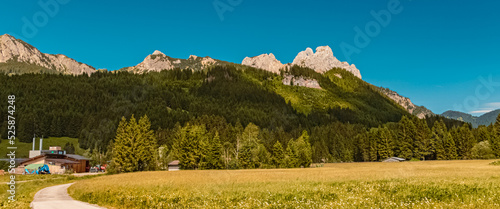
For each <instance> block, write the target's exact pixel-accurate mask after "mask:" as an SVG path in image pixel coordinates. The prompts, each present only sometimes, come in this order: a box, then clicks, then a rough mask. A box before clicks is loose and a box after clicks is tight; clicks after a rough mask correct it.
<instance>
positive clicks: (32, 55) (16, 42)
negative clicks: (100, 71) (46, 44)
mask: <svg viewBox="0 0 500 209" xmlns="http://www.w3.org/2000/svg"><path fill="white" fill-rule="evenodd" d="M0 52H1V53H0V63H7V64H10V65H16V64H18V65H19V63H24V64H29V65H34V66H38V67H41V68H40V69H39V70H38V71H46V72H54V73H63V74H72V75H80V74H83V73H87V74H91V73H94V72H95V71H96V69H95V68H94V67H92V66H90V65H87V64H84V63H81V62H77V61H76V60H74V59H72V58H69V57H67V56H66V55H62V54H47V53H42V52H40V51H39V50H38V49H37V48H35V47H33V46H32V45H30V44H28V43H26V42H24V41H23V40H20V39H16V38H15V37H13V36H11V35H9V34H4V35H2V36H0ZM20 65H22V64H20ZM2 68H3V69H4V70H3V71H7V72H9V70H10V73H17V72H16V71H18V70H16V69H15V68H12V67H10V69H9V66H8V65H4V66H2Z"/></svg>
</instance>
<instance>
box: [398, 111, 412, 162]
mask: <svg viewBox="0 0 500 209" xmlns="http://www.w3.org/2000/svg"><path fill="white" fill-rule="evenodd" d="M415 133H416V128H415V125H414V124H413V122H412V121H411V120H410V119H409V118H407V117H406V116H403V118H402V119H401V121H400V122H399V132H398V142H399V149H400V153H399V157H402V158H406V159H412V158H413V156H414V154H413V150H414V142H413V141H414V140H415Z"/></svg>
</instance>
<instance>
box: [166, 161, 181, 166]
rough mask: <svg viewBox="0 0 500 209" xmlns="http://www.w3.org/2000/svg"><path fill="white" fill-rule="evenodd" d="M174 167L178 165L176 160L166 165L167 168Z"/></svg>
mask: <svg viewBox="0 0 500 209" xmlns="http://www.w3.org/2000/svg"><path fill="white" fill-rule="evenodd" d="M176 165H179V161H178V160H174V161H172V162H170V163H169V164H168V166H176Z"/></svg>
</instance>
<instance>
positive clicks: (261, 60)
mask: <svg viewBox="0 0 500 209" xmlns="http://www.w3.org/2000/svg"><path fill="white" fill-rule="evenodd" d="M241 64H242V65H247V66H251V67H255V68H260V69H264V70H267V71H271V72H273V73H279V72H280V69H281V68H283V64H282V63H281V62H280V61H279V60H277V59H276V57H275V56H274V54H272V53H271V54H262V55H259V56H256V57H245V59H243V62H242V63H241Z"/></svg>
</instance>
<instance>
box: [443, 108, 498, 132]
mask: <svg viewBox="0 0 500 209" xmlns="http://www.w3.org/2000/svg"><path fill="white" fill-rule="evenodd" d="M498 114H500V109H498V110H493V111H491V112H488V113H485V114H483V115H481V116H479V117H478V116H473V115H471V114H468V113H463V112H459V111H452V110H450V111H446V112H444V113H443V114H441V115H442V116H444V117H446V118H449V119H454V120H459V121H463V122H466V123H470V124H471V125H472V127H474V128H477V127H478V126H481V125H484V126H489V125H491V124H493V123H495V121H496V118H497V116H498Z"/></svg>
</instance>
